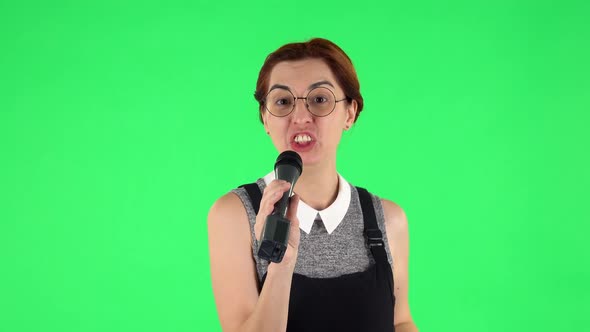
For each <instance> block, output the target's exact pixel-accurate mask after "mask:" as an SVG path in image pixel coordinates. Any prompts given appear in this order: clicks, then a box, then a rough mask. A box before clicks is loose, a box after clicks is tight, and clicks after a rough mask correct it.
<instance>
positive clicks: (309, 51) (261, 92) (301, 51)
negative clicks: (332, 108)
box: [254, 38, 363, 122]
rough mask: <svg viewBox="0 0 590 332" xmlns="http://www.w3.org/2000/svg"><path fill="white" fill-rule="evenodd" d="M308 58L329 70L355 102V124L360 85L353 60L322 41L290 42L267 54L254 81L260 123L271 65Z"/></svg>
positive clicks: (272, 66) (337, 48)
mask: <svg viewBox="0 0 590 332" xmlns="http://www.w3.org/2000/svg"><path fill="white" fill-rule="evenodd" d="M308 58H314V59H321V60H323V61H324V62H325V63H326V64H327V65H328V67H330V69H331V70H332V73H333V74H334V76H335V77H336V80H337V81H338V84H339V85H340V87H342V90H344V94H345V95H346V99H347V100H348V102H352V100H356V102H357V105H358V107H357V112H356V117H355V119H354V121H355V122H356V119H358V116H359V114H360V113H361V111H362V110H363V96H362V95H361V91H360V83H359V80H358V77H357V74H356V70H355V69H354V66H353V65H352V61H351V60H350V58H349V57H348V55H346V53H344V51H343V50H342V49H341V48H340V47H338V45H336V44H334V43H333V42H331V41H329V40H327V39H323V38H313V39H311V40H309V41H307V42H302V43H290V44H285V45H283V46H281V47H280V48H279V49H277V50H276V51H274V52H272V53H270V54H269V55H268V56H267V57H266V60H264V64H263V65H262V68H261V69H260V72H259V73H258V81H257V82H256V91H255V92H254V98H255V99H256V100H257V101H258V104H259V116H260V121H261V122H263V121H262V114H263V112H264V110H265V108H264V97H265V96H266V94H267V93H268V91H267V90H268V81H269V79H270V72H271V71H272V69H273V68H274V66H275V65H276V64H277V63H279V62H282V61H297V60H303V59H308Z"/></svg>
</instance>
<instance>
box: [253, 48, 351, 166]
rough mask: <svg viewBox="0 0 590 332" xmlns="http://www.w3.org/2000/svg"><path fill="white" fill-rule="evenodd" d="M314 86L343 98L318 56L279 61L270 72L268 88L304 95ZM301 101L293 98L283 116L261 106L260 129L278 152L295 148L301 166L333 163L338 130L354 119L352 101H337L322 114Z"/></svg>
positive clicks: (329, 71)
mask: <svg viewBox="0 0 590 332" xmlns="http://www.w3.org/2000/svg"><path fill="white" fill-rule="evenodd" d="M317 87H321V88H327V89H329V90H330V91H332V92H333V94H334V96H335V99H336V100H341V99H345V98H346V96H345V95H344V91H343V90H342V88H341V87H340V86H339V85H338V83H337V82H336V79H335V78H334V75H333V74H332V71H331V70H330V67H328V65H326V64H325V63H324V62H323V61H322V60H320V59H305V60H298V61H284V62H279V63H278V64H276V65H275V66H274V68H273V69H272V71H271V73H270V79H269V91H270V90H273V89H282V90H283V91H284V90H288V91H290V92H291V93H292V94H293V96H295V97H306V96H307V95H308V93H309V91H311V90H312V89H314V88H317ZM315 91H318V90H315ZM324 91H325V90H324ZM305 103H306V101H305V100H304V99H297V100H296V101H295V108H294V109H293V111H292V112H291V113H290V114H289V115H287V116H284V117H277V116H274V115H272V114H270V113H269V112H268V110H267V109H265V110H264V113H263V116H262V118H263V121H264V128H265V129H266V131H267V132H268V133H269V135H270V137H271V139H272V142H273V144H274V145H275V147H276V148H277V150H278V151H279V153H281V152H283V151H286V150H293V151H296V152H297V153H299V155H300V156H301V159H302V160H303V164H304V165H308V166H311V165H315V164H321V163H324V162H326V161H330V160H332V161H333V162H335V160H336V149H337V147H338V143H339V142H340V138H341V136H342V131H343V130H345V129H347V128H349V127H350V126H352V124H353V122H354V118H355V114H356V109H357V104H356V101H354V100H353V101H352V103H348V102H347V101H346V100H344V101H340V102H337V103H336V105H335V108H334V111H332V113H330V114H329V115H327V116H323V117H318V116H315V115H313V114H311V113H310V112H309V111H308V110H307V108H306V106H305Z"/></svg>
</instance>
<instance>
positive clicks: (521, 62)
mask: <svg viewBox="0 0 590 332" xmlns="http://www.w3.org/2000/svg"><path fill="white" fill-rule="evenodd" d="M589 17H590V6H589V5H588V2H586V1H577V2H576V1H555V2H553V1H526V2H523V1H481V2H480V1H475V2H473V1H440V2H436V1H422V2H414V3H394V2H385V1H383V2H381V3H371V2H363V3H350V4H348V3H345V2H329V1H319V2H317V1H297V2H288V1H286V2H274V3H262V2H261V3H251V2H233V3H229V2H214V1H196V2H195V1H174V2H173V1H167V2H162V3H151V2H140V1H138V2H119V1H110V2H104V1H103V2H100V3H98V2H97V3H93V4H91V3H90V2H88V3H82V2H80V3H77V2H70V1H57V2H54V3H50V4H48V3H43V2H35V3H33V2H15V3H12V2H10V3H9V2H8V1H2V2H0V41H1V46H0V47H1V52H0V149H1V150H0V152H1V154H0V158H1V163H0V258H1V264H0V269H1V273H0V330H1V331H7V332H8V331H10V332H12V331H15V332H16V331H60V332H67V331H221V328H220V325H219V322H218V319H217V316H216V309H215V304H214V298H213V293H212V289H211V281H210V275H209V261H208V259H209V258H208V246H207V225H206V217H207V213H208V210H209V208H210V206H211V205H212V204H213V202H214V201H215V200H216V199H217V198H218V197H219V196H221V195H223V194H224V193H226V192H227V191H229V190H230V189H232V188H234V187H236V186H238V185H240V184H243V183H247V182H252V181H254V180H256V178H257V177H259V176H262V175H264V174H266V173H267V172H269V171H270V170H271V169H272V165H273V163H274V160H275V158H276V155H277V152H276V150H275V149H274V147H273V146H272V143H271V141H270V140H269V139H268V137H267V135H266V134H265V132H264V128H263V127H262V125H261V124H260V123H259V122H258V117H257V105H256V102H255V100H254V99H253V97H252V95H253V92H254V88H255V82H256V78H257V74H258V70H259V68H260V66H261V65H262V62H263V61H264V58H265V56H266V55H267V54H268V53H269V52H271V51H273V50H275V49H276V48H278V47H279V46H280V45H282V44H284V43H287V42H293V41H302V40H307V39H309V38H311V37H314V36H320V37H324V38H328V39H331V40H333V41H334V42H336V43H337V44H339V45H340V46H341V47H342V48H343V49H344V50H345V51H346V52H347V53H348V54H349V56H350V57H351V58H352V60H353V62H354V64H355V66H356V68H357V71H358V75H359V78H360V81H361V91H362V93H363V95H364V98H365V101H366V105H365V110H364V111H363V113H362V114H361V116H360V118H359V121H358V122H357V124H356V125H355V127H353V129H352V130H351V131H349V132H347V133H345V135H344V137H343V140H342V142H341V145H340V150H339V157H338V170H339V172H340V173H341V174H342V175H343V176H344V177H345V178H346V179H347V180H348V181H350V182H351V183H352V184H355V185H359V186H364V187H366V188H368V189H369V190H370V191H372V192H373V193H375V194H377V195H379V196H381V197H385V198H388V199H390V200H393V201H395V202H397V203H398V204H400V205H401V206H402V207H403V208H404V210H405V211H406V213H407V215H408V219H409V227H410V235H411V236H410V237H411V240H410V243H411V246H410V248H411V249H410V304H411V308H412V313H413V317H414V320H415V321H416V324H417V325H418V327H419V328H420V330H421V331H454V332H457V331H588V324H589V323H590V318H589V315H588V312H590V308H589V305H588V302H589V301H590V289H589V288H590V287H589V286H588V280H590V269H589V267H588V266H589V265H590V264H589V261H590V250H589V248H588V241H587V238H588V235H589V232H588V231H589V226H588V222H589V221H590V220H589V218H588V217H587V207H588V204H587V201H588V199H589V197H588V196H589V195H588V189H587V188H588V186H589V185H590V171H589V169H590V162H589V159H590V158H589V157H588V150H589V148H588V146H589V143H590V139H589V135H588V133H587V132H588V125H589V124H590V123H589V120H590V117H589V115H588V111H589V110H590V98H589V95H590V92H589V91H590V84H589V75H590V61H589V60H588V59H590V47H589V44H590V42H589V41H590V25H589Z"/></svg>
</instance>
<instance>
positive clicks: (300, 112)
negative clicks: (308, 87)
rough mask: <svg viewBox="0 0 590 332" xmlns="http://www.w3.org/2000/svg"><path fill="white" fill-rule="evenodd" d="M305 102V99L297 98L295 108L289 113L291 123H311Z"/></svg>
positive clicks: (310, 115) (310, 116)
mask: <svg viewBox="0 0 590 332" xmlns="http://www.w3.org/2000/svg"><path fill="white" fill-rule="evenodd" d="M306 103H307V100H305V98H297V99H296V100H295V108H294V109H293V113H291V119H292V121H293V123H307V122H311V120H312V117H313V115H312V114H311V113H310V112H309V111H308V110H307V106H306Z"/></svg>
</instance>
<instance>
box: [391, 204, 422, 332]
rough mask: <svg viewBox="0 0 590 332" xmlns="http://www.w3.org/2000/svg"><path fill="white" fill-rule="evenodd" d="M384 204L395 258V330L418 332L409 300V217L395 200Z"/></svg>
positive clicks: (392, 253) (399, 331)
mask: <svg viewBox="0 0 590 332" xmlns="http://www.w3.org/2000/svg"><path fill="white" fill-rule="evenodd" d="M382 204H383V211H384V214H385V228H386V232H387V239H388V243H389V250H390V252H391V255H392V258H393V267H392V269H393V283H394V290H393V293H394V295H395V308H394V313H393V314H394V316H393V317H394V318H393V319H394V326H395V330H396V332H418V328H417V327H416V325H415V324H414V321H413V319H412V315H411V313H410V305H409V301H408V258H409V233H408V219H407V217H406V214H405V212H404V210H403V209H402V208H401V207H400V206H399V205H397V204H395V203H394V202H391V201H389V200H386V199H383V200H382Z"/></svg>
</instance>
